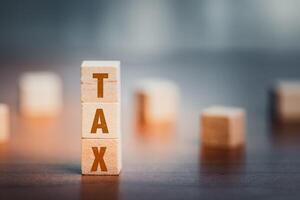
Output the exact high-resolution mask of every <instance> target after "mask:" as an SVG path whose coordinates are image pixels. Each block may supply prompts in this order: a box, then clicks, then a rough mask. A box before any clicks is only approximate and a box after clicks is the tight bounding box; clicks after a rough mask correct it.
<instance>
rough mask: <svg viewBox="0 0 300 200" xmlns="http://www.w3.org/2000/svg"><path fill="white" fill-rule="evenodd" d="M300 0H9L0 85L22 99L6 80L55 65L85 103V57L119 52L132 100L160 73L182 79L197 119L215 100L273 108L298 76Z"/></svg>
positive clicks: (0, 46) (0, 42)
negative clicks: (274, 96) (139, 84)
mask: <svg viewBox="0 0 300 200" xmlns="http://www.w3.org/2000/svg"><path fill="white" fill-rule="evenodd" d="M299 7H300V2H299V1H297V0H284V1H282V0H248V1H245V0H240V1H235V0H186V1H179V0H151V1H149V0H122V1H116V0H110V1H102V0H85V1H78V0H65V1H62V0H27V1H21V0H2V1H1V6H0V27H1V31H0V61H1V64H0V65H1V69H0V70H1V71H0V72H1V73H5V74H6V75H7V76H5V77H6V78H4V79H2V80H1V85H2V88H3V89H2V90H1V91H2V92H4V93H11V95H2V96H1V98H0V100H2V101H12V102H15V103H16V102H17V101H16V96H17V90H13V91H7V90H5V88H6V86H8V84H11V83H8V82H7V81H6V80H9V79H11V77H16V81H15V84H16V85H15V87H17V77H18V76H19V75H20V73H22V72H23V71H29V70H50V71H57V72H58V73H60V74H61V76H63V79H64V81H65V87H66V88H65V94H66V96H71V97H74V98H72V99H76V100H78V102H79V69H80V63H81V61H82V60H85V59H118V60H121V61H122V80H123V82H122V87H123V101H124V105H129V104H131V102H132V101H131V99H130V98H131V93H130V91H132V88H134V84H135V81H136V80H137V79H141V78H145V77H162V78H167V79H170V80H173V81H176V82H177V83H178V85H179V87H180V89H181V92H182V106H181V107H182V108H185V109H184V110H186V112H187V113H188V114H187V115H191V113H194V114H193V115H194V116H193V117H194V119H197V116H198V115H199V112H200V110H201V109H202V108H204V107H206V106H209V105H212V104H224V105H233V106H242V107H245V108H246V109H247V110H248V111H249V114H250V115H251V114H253V115H256V114H263V115H262V116H266V114H267V113H266V112H267V109H268V90H269V89H270V87H271V86H272V85H273V83H274V81H276V80H278V79H298V78H299V77H300V68H299V63H300V62H299V49H300V12H299ZM74 95H76V96H74ZM78 104H79V103H78ZM126 107H127V106H126ZM189 107H190V109H189ZM195 122H196V121H195ZM195 126H196V125H195Z"/></svg>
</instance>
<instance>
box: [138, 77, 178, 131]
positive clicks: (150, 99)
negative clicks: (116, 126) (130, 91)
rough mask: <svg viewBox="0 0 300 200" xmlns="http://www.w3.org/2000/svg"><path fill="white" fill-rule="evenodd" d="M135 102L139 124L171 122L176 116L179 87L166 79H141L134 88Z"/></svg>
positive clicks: (174, 120) (167, 123) (164, 123)
mask: <svg viewBox="0 0 300 200" xmlns="http://www.w3.org/2000/svg"><path fill="white" fill-rule="evenodd" d="M135 103H136V105H135V106H136V115H137V116H136V117H137V123H138V124H139V125H142V126H147V125H170V124H173V123H174V122H176V119H177V117H178V116H177V115H178V111H179V88H178V87H177V85H176V84H175V83H173V82H171V81H168V80H160V79H145V80H141V81H139V82H138V84H137V88H136V90H135Z"/></svg>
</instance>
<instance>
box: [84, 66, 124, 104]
mask: <svg viewBox="0 0 300 200" xmlns="http://www.w3.org/2000/svg"><path fill="white" fill-rule="evenodd" d="M119 65H120V63H119V62H92V61H90V62H83V64H82V67H81V101H82V102H83V103H85V102H88V103H93V102H110V103H111V102H119V101H120V68H119ZM102 83H103V91H101V95H100V94H99V88H100V87H98V86H99V85H98V84H102ZM101 88H102V87H101Z"/></svg>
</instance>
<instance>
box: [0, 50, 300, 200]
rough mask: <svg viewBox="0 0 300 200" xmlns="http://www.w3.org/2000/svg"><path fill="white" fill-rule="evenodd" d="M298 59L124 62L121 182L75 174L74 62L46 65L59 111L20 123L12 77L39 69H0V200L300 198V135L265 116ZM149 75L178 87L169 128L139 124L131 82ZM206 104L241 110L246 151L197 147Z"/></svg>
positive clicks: (297, 72)
mask: <svg viewBox="0 0 300 200" xmlns="http://www.w3.org/2000/svg"><path fill="white" fill-rule="evenodd" d="M297 57H298V54H296V55H289V54H288V55H281V54H280V55H277V54H271V55H270V54H259V55H257V54H253V53H252V54H246V53H241V54H232V55H219V54H217V55H215V54H212V55H211V54H209V55H207V54H199V55H197V53H196V54H194V55H190V54H182V55H180V56H178V55H173V56H170V57H168V56H167V57H166V58H163V59H156V60H154V61H152V62H149V60H148V61H143V62H139V63H138V62H132V61H130V60H126V59H124V60H125V62H124V63H123V65H122V97H123V99H122V136H123V138H122V150H123V152H122V156H123V168H122V172H121V174H120V176H111V177H109V176H107V177H102V176H82V175H81V173H80V136H81V133H80V119H81V116H80V91H79V66H80V63H79V62H78V60H74V61H73V62H66V63H67V64H64V65H63V64H62V65H61V66H59V65H57V66H56V67H53V66H51V65H50V64H49V66H47V67H49V68H50V69H53V71H56V72H57V73H59V74H60V75H61V76H62V77H63V81H64V91H65V95H64V97H65V107H64V110H63V113H62V114H61V116H59V117H57V118H53V119H26V118H24V117H22V116H20V115H19V113H18V109H17V105H18V100H17V96H18V94H17V93H18V90H17V84H18V83H17V77H18V76H19V75H20V74H21V73H22V72H23V71H25V70H28V69H29V70H31V69H32V70H36V69H40V68H38V67H32V68H30V67H28V66H30V64H28V65H27V68H22V67H20V66H21V64H20V65H18V64H14V66H12V67H11V68H10V67H9V66H8V65H6V64H2V66H1V69H0V72H1V73H0V74H1V78H2V79H1V86H0V89H1V91H4V93H5V95H1V98H2V101H5V102H8V103H9V104H10V105H11V107H12V134H11V140H10V141H9V142H8V143H7V144H1V145H0V174H1V176H0V199H54V198H55V199H196V198H197V199H212V198H213V199H254V198H256V199H266V198H272V199H283V198H284V199H299V197H300V190H299V188H300V157H299V152H300V128H299V127H298V126H283V127H282V126H277V125H274V124H272V123H271V121H270V120H269V117H268V104H269V96H268V91H269V88H270V85H272V83H273V82H274V81H275V80H276V79H280V78H299V77H300V69H299V67H298V64H299V62H298V61H297ZM287 65H288V67H287ZM47 67H46V68H45V69H47ZM148 76H152V77H153V76H160V77H166V78H168V79H171V80H174V81H176V82H177V83H178V85H179V87H180V89H181V104H180V105H181V106H180V117H179V121H178V123H177V124H176V126H175V127H173V129H170V130H159V129H154V128H152V129H148V130H138V129H137V128H136V126H135V123H134V111H133V107H134V106H133V105H134V101H133V96H132V91H133V88H134V84H135V81H136V80H137V79H140V78H145V77H148ZM11 77H14V78H13V79H12V78H11ZM1 93H2V92H1ZM212 104H223V105H233V106H240V107H244V108H245V109H246V110H247V113H248V119H247V123H248V125H247V142H246V145H245V146H244V147H243V148H240V149H237V150H222V151H220V150H214V149H208V148H204V147H201V142H200V137H199V136H200V133H199V114H200V112H201V110H202V109H203V108H205V107H207V106H209V105H212Z"/></svg>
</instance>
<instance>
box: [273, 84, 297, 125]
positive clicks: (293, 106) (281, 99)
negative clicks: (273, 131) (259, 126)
mask: <svg viewBox="0 0 300 200" xmlns="http://www.w3.org/2000/svg"><path fill="white" fill-rule="evenodd" d="M299 89H300V88H299ZM277 106H278V107H277V110H278V114H279V118H280V119H281V120H282V121H287V122H289V121H290V122H292V121H300V91H299V94H298V95H297V94H294V95H285V94H280V95H279V96H278V105H277Z"/></svg>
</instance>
